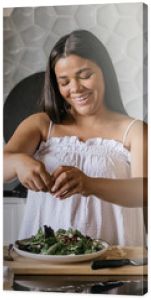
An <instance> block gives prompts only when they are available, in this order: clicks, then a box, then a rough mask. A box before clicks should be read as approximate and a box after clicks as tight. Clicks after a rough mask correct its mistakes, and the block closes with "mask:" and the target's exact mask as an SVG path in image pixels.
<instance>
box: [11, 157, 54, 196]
mask: <svg viewBox="0 0 151 300" xmlns="http://www.w3.org/2000/svg"><path fill="white" fill-rule="evenodd" d="M16 155H17V160H16V166H15V171H16V176H17V177H18V179H19V181H20V182H21V183H22V184H23V185H24V186H25V187H26V188H28V189H30V190H33V191H36V192H38V191H44V192H50V191H51V187H52V186H53V184H54V179H53V176H52V175H51V174H49V173H48V172H47V170H46V168H45V165H44V164H43V163H42V162H41V161H38V160H36V159H34V158H32V157H31V156H29V155H27V154H22V153H20V154H16Z"/></svg>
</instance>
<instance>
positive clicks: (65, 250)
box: [16, 225, 104, 255]
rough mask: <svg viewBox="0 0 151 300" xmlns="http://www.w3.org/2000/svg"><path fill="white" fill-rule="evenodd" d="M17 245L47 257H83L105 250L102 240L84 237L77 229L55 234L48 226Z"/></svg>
mask: <svg viewBox="0 0 151 300" xmlns="http://www.w3.org/2000/svg"><path fill="white" fill-rule="evenodd" d="M16 245H17V246H18V248H19V249H20V250H23V251H28V252H31V253H35V254H46V255H81V254H82V255H83V254H90V253H93V252H97V251H100V250H102V249H104V245H103V243H101V241H100V240H94V239H92V238H91V237H89V236H84V235H82V233H81V232H80V231H79V230H77V229H73V228H69V229H68V230H65V229H59V230H57V231H56V232H54V230H53V229H52V228H51V227H49V226H46V225H44V228H39V230H38V232H37V234H36V235H34V236H32V237H30V238H28V239H23V240H17V241H16Z"/></svg>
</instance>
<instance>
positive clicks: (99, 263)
mask: <svg viewBox="0 0 151 300" xmlns="http://www.w3.org/2000/svg"><path fill="white" fill-rule="evenodd" d="M147 262H148V259H147V257H143V258H137V259H128V258H125V259H102V260H101V259H99V260H94V261H93V262H92V264H91V268H92V269H93V270H97V269H102V268H113V267H121V266H125V265H133V266H142V265H147Z"/></svg>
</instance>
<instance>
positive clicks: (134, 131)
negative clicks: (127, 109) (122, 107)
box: [121, 116, 147, 148]
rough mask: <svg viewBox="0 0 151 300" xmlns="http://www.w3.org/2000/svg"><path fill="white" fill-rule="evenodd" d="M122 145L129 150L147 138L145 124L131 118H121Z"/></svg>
mask: <svg viewBox="0 0 151 300" xmlns="http://www.w3.org/2000/svg"><path fill="white" fill-rule="evenodd" d="M121 124H122V126H121V127H122V131H123V144H124V145H126V146H127V147H128V148H131V147H132V145H133V144H135V143H138V142H140V141H141V140H142V141H143V140H145V139H146V138H147V124H146V123H145V122H144V121H142V120H140V119H138V118H133V117H128V116H127V117H126V118H123V120H122V122H121Z"/></svg>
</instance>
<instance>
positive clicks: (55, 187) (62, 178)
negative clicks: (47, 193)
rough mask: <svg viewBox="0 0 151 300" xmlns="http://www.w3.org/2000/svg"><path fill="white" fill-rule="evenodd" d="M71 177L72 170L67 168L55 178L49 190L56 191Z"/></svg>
mask: <svg viewBox="0 0 151 300" xmlns="http://www.w3.org/2000/svg"><path fill="white" fill-rule="evenodd" d="M72 177H73V174H72V171H71V170H67V171H66V172H62V173H61V174H60V175H58V177H57V178H56V180H55V184H54V185H53V187H52V188H51V192H53V193H56V192H57V191H58V190H60V189H61V187H62V186H64V185H65V184H67V183H68V182H69V181H70V180H71V179H72Z"/></svg>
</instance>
